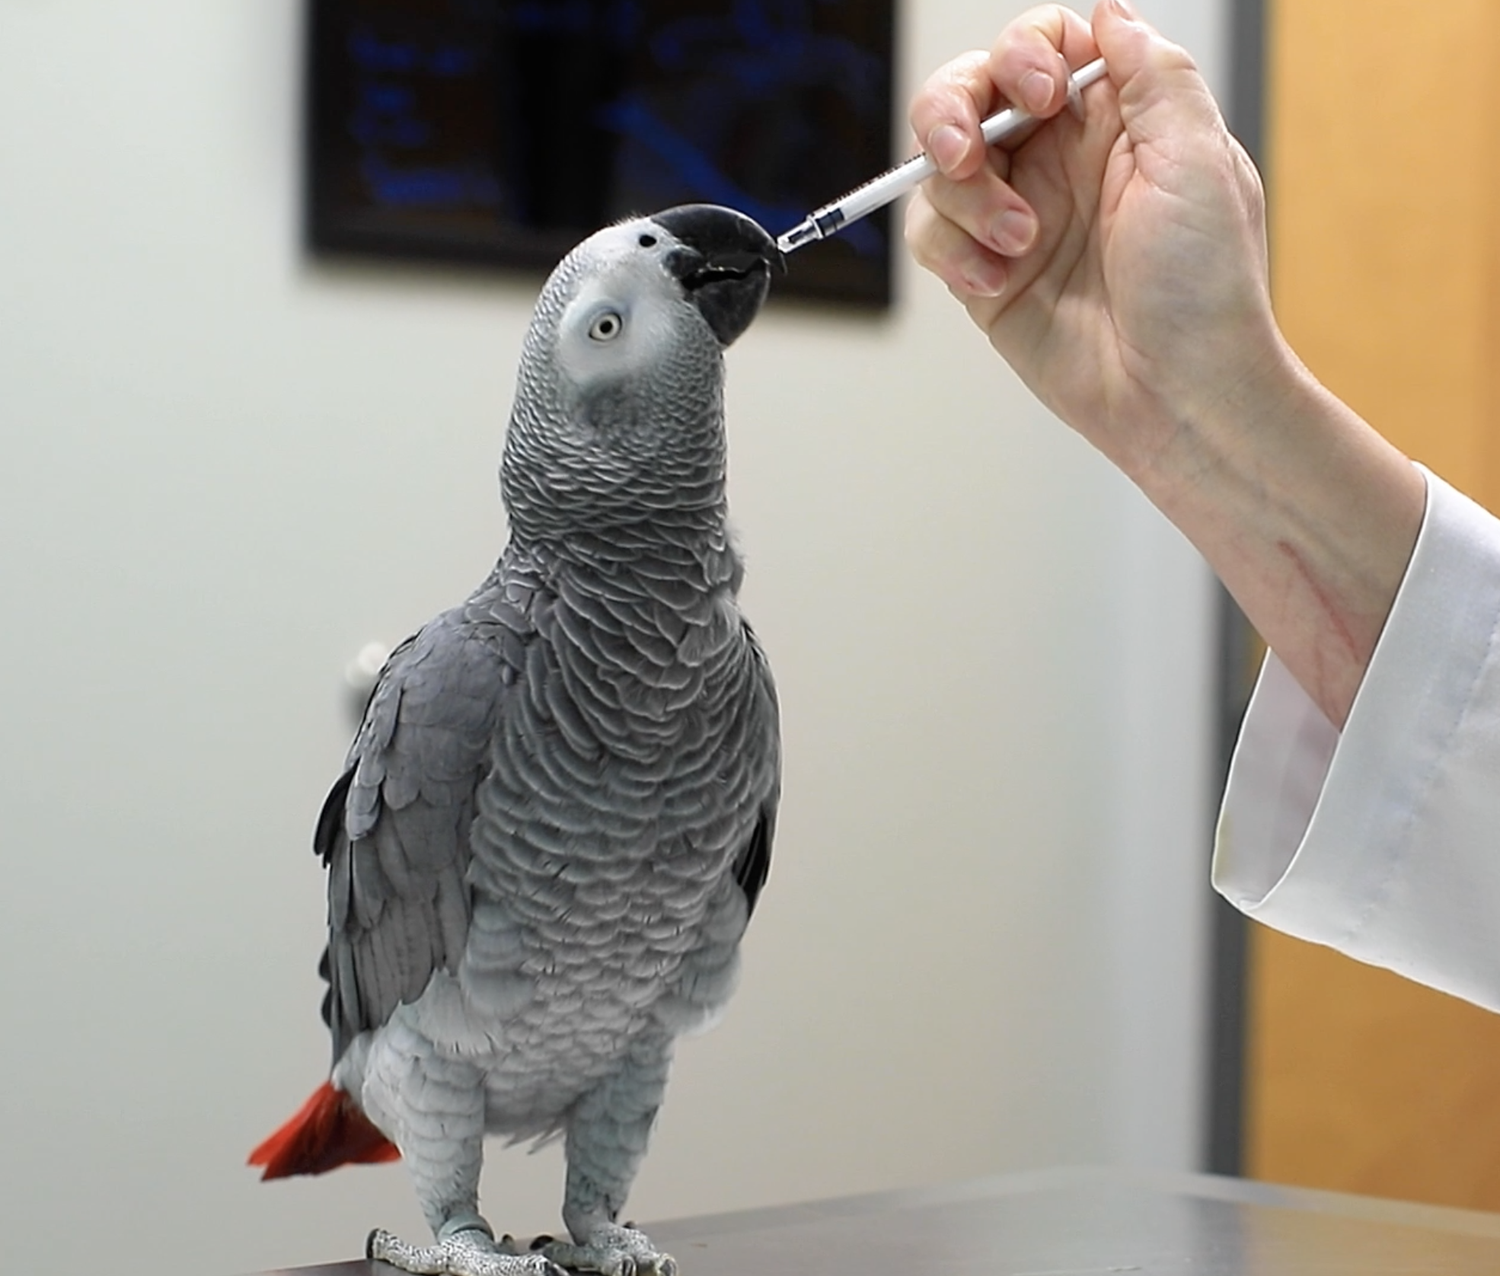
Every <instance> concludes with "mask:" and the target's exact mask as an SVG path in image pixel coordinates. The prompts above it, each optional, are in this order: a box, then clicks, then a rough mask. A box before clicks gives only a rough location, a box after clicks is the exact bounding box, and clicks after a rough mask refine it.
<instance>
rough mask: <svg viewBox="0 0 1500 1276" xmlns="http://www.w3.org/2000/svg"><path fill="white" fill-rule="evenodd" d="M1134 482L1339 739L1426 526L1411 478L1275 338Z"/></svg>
mask: <svg viewBox="0 0 1500 1276" xmlns="http://www.w3.org/2000/svg"><path fill="white" fill-rule="evenodd" d="M1133 477H1135V479H1136V481H1137V482H1138V483H1139V484H1140V486H1141V487H1142V489H1143V490H1144V491H1145V492H1146V494H1147V496H1148V497H1150V499H1151V500H1152V501H1153V502H1154V503H1155V504H1156V505H1157V506H1158V507H1159V508H1160V509H1161V510H1162V511H1163V513H1165V514H1166V515H1167V517H1168V518H1170V519H1171V520H1172V521H1173V522H1174V523H1175V524H1177V526H1178V527H1179V528H1181V529H1182V531H1183V532H1184V533H1185V534H1186V535H1187V537H1188V538H1189V539H1190V540H1191V541H1192V542H1193V543H1194V544H1195V545H1196V546H1197V547H1198V549H1199V550H1200V551H1201V552H1202V553H1203V555H1204V557H1205V558H1207V560H1208V562H1209V563H1210V565H1211V566H1212V567H1213V568H1214V570H1215V571H1216V572H1217V573H1218V575H1219V577H1220V579H1222V580H1223V582H1224V584H1225V585H1226V586H1227V587H1228V589H1229V591H1230V593H1231V594H1233V595H1234V597H1235V599H1236V601H1238V603H1239V604H1240V606H1241V607H1242V608H1243V609H1244V611H1245V614H1246V615H1247V616H1248V617H1249V619H1250V621H1251V623H1252V624H1253V625H1254V626H1255V628H1256V629H1257V631H1258V632H1259V633H1260V635H1261V636H1262V637H1263V638H1264V639H1265V640H1266V642H1267V643H1268V644H1269V645H1270V647H1271V648H1272V649H1273V650H1274V651H1275V652H1276V653H1277V655H1278V656H1279V657H1280V658H1281V660H1282V662H1283V663H1284V664H1285V665H1286V667H1287V668H1288V670H1289V671H1290V672H1291V674H1292V676H1293V677H1295V678H1296V679H1297V681H1298V682H1299V683H1300V684H1301V685H1302V687H1303V689H1304V690H1305V691H1306V692H1307V693H1308V695H1309V696H1311V697H1312V699H1313V701H1314V702H1315V703H1316V704H1317V705H1318V707H1319V708H1320V709H1321V710H1322V711H1323V712H1324V713H1325V714H1326V715H1327V716H1328V718H1329V719H1330V721H1332V722H1333V723H1334V724H1335V725H1336V726H1339V727H1342V726H1343V723H1344V721H1345V719H1346V718H1347V717H1348V714H1349V709H1350V706H1351V705H1352V704H1353V701H1354V696H1355V693H1356V692H1357V691H1358V689H1359V684H1360V681H1361V679H1362V678H1363V676H1364V671H1365V668H1366V666H1367V665H1368V664H1369V661H1370V657H1371V655H1372V654H1373V652H1374V650H1375V644H1376V642H1377V641H1378V640H1379V638H1380V633H1381V630H1382V628H1383V627H1384V625H1385V620H1386V617H1387V616H1388V615H1389V613H1390V608H1391V604H1392V602H1393V601H1394V599H1395V596H1396V592H1397V590H1398V588H1399V587H1400V584H1401V581H1402V578H1403V576H1404V575H1405V572H1406V566H1407V563H1408V562H1409V560H1410V558H1411V551H1412V547H1413V545H1414V544H1415V542H1416V538H1417V532H1418V530H1419V529H1420V527H1421V523H1422V514H1423V509H1424V502H1425V484H1424V482H1423V479H1422V476H1421V475H1420V474H1419V473H1418V472H1417V470H1416V469H1415V467H1413V466H1412V464H1411V463H1410V462H1409V461H1408V460H1407V459H1406V458H1405V457H1404V456H1403V455H1402V454H1401V453H1400V452H1399V451H1397V450H1396V449H1395V448H1394V447H1392V446H1391V445H1390V444H1389V443H1387V442H1386V441H1385V440H1384V439H1383V438H1381V437H1380V435H1379V434H1377V433H1376V432H1375V431H1374V430H1373V429H1372V428H1371V427H1370V426H1369V425H1367V424H1366V423H1365V422H1364V421H1362V420H1361V419H1360V418H1359V417H1358V416H1357V415H1356V414H1355V413H1354V412H1353V411H1352V410H1351V409H1350V408H1348V407H1347V406H1346V405H1345V404H1343V403H1341V402H1340V401H1339V400H1338V399H1337V398H1335V397H1334V396H1333V395H1332V394H1330V393H1329V392H1328V391H1327V390H1325V389H1324V388H1323V387H1322V386H1321V385H1319V384H1318V383H1317V381H1316V380H1315V379H1314V378H1313V377H1312V375H1311V374H1310V373H1309V372H1308V371H1307V370H1306V369H1305V368H1304V367H1303V366H1302V364H1301V363H1300V362H1299V361H1298V360H1297V359H1296V357H1295V356H1294V355H1293V354H1292V353H1291V351H1290V350H1289V349H1287V348H1286V347H1285V345H1284V344H1283V343H1281V342H1280V341H1279V340H1278V341H1277V342H1276V348H1275V353H1274V355H1273V356H1272V357H1270V358H1268V359H1267V360H1266V361H1265V365H1264V366H1263V367H1261V368H1260V369H1258V370H1257V372H1256V373H1255V374H1254V376H1252V377H1250V378H1248V379H1246V380H1245V381H1244V382H1243V383H1241V384H1240V385H1238V386H1235V387H1234V388H1233V390H1232V391H1231V392H1230V393H1228V394H1227V395H1226V396H1225V397H1224V398H1223V399H1222V400H1220V401H1219V402H1218V403H1217V404H1215V405H1214V406H1213V408H1212V410H1211V411H1210V412H1209V413H1208V414H1207V415H1206V416H1205V418H1204V419H1202V420H1198V421H1192V422H1188V423H1185V424H1182V425H1181V426H1180V428H1179V429H1178V430H1177V431H1176V432H1175V440H1174V443H1173V444H1172V446H1171V447H1169V448H1167V449H1164V450H1163V452H1162V453H1161V454H1160V455H1159V456H1157V457H1156V458H1154V459H1153V462H1152V464H1151V465H1150V466H1149V468H1146V469H1144V470H1142V471H1141V472H1138V473H1136V474H1135V475H1134V476H1133Z"/></svg>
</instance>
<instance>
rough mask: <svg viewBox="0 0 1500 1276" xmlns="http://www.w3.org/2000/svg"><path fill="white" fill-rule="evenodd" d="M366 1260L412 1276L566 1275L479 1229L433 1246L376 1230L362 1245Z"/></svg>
mask: <svg viewBox="0 0 1500 1276" xmlns="http://www.w3.org/2000/svg"><path fill="white" fill-rule="evenodd" d="M365 1257H367V1258H368V1259H370V1261H371V1262H380V1263H388V1264H389V1265H390V1266H392V1267H398V1268H400V1269H401V1270H402V1271H404V1272H412V1273H414V1276H565V1273H564V1272H563V1271H562V1269H561V1268H559V1267H558V1266H557V1265H556V1264H555V1263H553V1262H551V1261H550V1260H549V1259H548V1258H547V1257H546V1256H545V1255H543V1254H518V1253H516V1251H515V1245H514V1242H513V1241H511V1238H510V1237H508V1236H507V1237H505V1239H504V1240H502V1241H500V1242H498V1243H497V1242H496V1241H494V1240H493V1239H492V1238H491V1237H490V1236H489V1235H488V1234H487V1233H485V1232H483V1231H481V1230H480V1229H478V1228H466V1229H465V1230H463V1231H461V1232H454V1233H453V1234H452V1235H451V1236H445V1237H443V1238H442V1239H441V1240H439V1241H438V1242H436V1243H435V1244H433V1245H408V1244H407V1243H406V1242H405V1241H403V1240H401V1239H400V1238H399V1237H397V1236H392V1235H391V1234H390V1233H389V1232H385V1231H381V1230H380V1229H379V1228H377V1229H376V1230H375V1231H373V1232H371V1233H370V1239H369V1240H368V1241H367V1242H366V1243H365Z"/></svg>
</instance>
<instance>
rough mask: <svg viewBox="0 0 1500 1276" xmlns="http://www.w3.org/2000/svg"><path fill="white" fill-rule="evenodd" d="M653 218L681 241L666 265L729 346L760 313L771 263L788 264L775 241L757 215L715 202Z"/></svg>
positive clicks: (722, 344)
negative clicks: (756, 217)
mask: <svg viewBox="0 0 1500 1276" xmlns="http://www.w3.org/2000/svg"><path fill="white" fill-rule="evenodd" d="M651 220H652V221H654V222H655V223H656V224H657V225H659V226H660V227H662V229H664V230H666V231H668V232H670V233H671V235H672V236H673V237H674V238H675V239H676V240H677V241H678V243H680V244H681V245H682V248H681V249H680V250H679V251H677V252H675V253H673V254H672V255H671V256H670V257H669V258H668V259H667V265H668V267H669V268H670V269H671V271H672V273H673V274H674V275H676V276H677V278H678V280H679V281H680V282H681V284H682V286H683V288H685V289H686V290H687V294H688V296H689V298H691V300H692V302H693V304H694V305H695V306H697V307H698V310H699V312H700V313H701V314H702V315H703V317H704V318H705V319H706V320H707V321H708V326H709V327H710V328H712V329H713V333H714V336H716V337H717V338H718V339H719V344H720V345H721V346H726V347H727V346H728V345H730V344H731V343H732V342H733V341H734V339H735V338H736V337H738V336H739V335H740V333H742V332H744V331H745V329H746V328H748V327H749V326H750V321H751V320H753V319H754V318H755V316H756V315H757V314H759V313H760V307H761V303H762V302H764V301H765V299H766V292H767V290H768V289H769V288H770V286H771V267H772V265H775V266H777V267H778V268H779V269H782V270H785V269H786V263H785V261H784V260H783V258H782V255H781V251H780V249H778V248H777V247H776V241H775V240H774V239H772V238H771V237H770V235H768V234H766V232H765V231H764V230H763V229H761V227H760V224H759V223H758V222H756V221H755V220H754V219H752V218H749V217H746V216H745V215H744V214H743V213H737V212H735V211H734V209H732V208H721V207H719V206H718V205H717V204H682V205H680V206H678V207H677V208H669V209H667V210H666V211H665V212H660V213H657V214H655V215H654V216H653V217H652V218H651Z"/></svg>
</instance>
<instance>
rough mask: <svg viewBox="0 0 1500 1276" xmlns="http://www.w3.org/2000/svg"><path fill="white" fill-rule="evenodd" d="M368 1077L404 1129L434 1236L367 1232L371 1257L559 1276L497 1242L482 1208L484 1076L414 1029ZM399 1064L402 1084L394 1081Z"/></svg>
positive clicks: (409, 1165) (488, 1273)
mask: <svg viewBox="0 0 1500 1276" xmlns="http://www.w3.org/2000/svg"><path fill="white" fill-rule="evenodd" d="M385 1045H386V1046H387V1054H386V1055H384V1056H382V1057H381V1059H379V1060H378V1061H377V1063H376V1066H375V1067H374V1069H373V1075H369V1074H367V1076H366V1080H365V1090H364V1094H365V1097H366V1100H367V1101H371V1102H373V1104H374V1105H375V1106H376V1108H377V1110H378V1111H379V1112H380V1113H381V1115H382V1116H383V1117H384V1118H385V1121H386V1124H387V1126H388V1128H390V1129H393V1130H397V1131H399V1132H400V1138H399V1139H398V1140H397V1142H398V1144H399V1146H400V1148H401V1156H402V1159H403V1160H404V1161H405V1162H406V1169H407V1172H408V1173H409V1174H410V1176H411V1181H412V1187H413V1188H414V1189H415V1190H416V1194H417V1200H418V1202H419V1203H420V1204H421V1206H422V1213H423V1214H424V1215H425V1216H426V1218H427V1223H428V1226H429V1227H431V1228H432V1234H433V1237H434V1238H435V1240H434V1243H433V1244H431V1245H409V1244H407V1243H406V1242H405V1241H403V1240H401V1239H399V1238H398V1237H396V1236H393V1235H391V1233H389V1232H386V1231H380V1230H376V1231H373V1232H371V1233H370V1239H369V1241H368V1242H367V1243H366V1246H365V1254H366V1257H368V1258H370V1259H371V1260H374V1261H379V1262H383V1263H388V1264H390V1265H391V1266H392V1267H398V1268H400V1269H401V1270H402V1271H406V1272H412V1273H414V1274H415V1276H562V1273H561V1272H559V1271H558V1269H557V1267H556V1266H554V1265H553V1264H552V1263H551V1262H549V1261H548V1260H547V1258H546V1257H545V1256H544V1255H542V1254H524V1255H523V1254H518V1253H517V1252H516V1249H515V1246H514V1244H513V1242H512V1241H511V1239H510V1237H508V1236H507V1237H505V1238H504V1239H503V1240H501V1241H499V1242H497V1241H496V1240H495V1233H494V1231H493V1230H492V1229H491V1227H490V1225H489V1224H488V1223H486V1222H485V1221H484V1218H483V1217H482V1216H481V1215H480V1213H479V1171H480V1167H481V1165H482V1164H483V1161H484V1101H485V1100H484V1077H483V1075H482V1074H481V1073H480V1071H479V1070H478V1069H477V1068H475V1067H474V1066H473V1065H472V1064H469V1063H465V1062H463V1061H461V1060H456V1059H450V1058H444V1057H442V1056H440V1055H438V1054H437V1053H436V1052H435V1051H434V1050H432V1049H431V1047H430V1046H429V1045H428V1044H427V1043H426V1042H425V1041H424V1040H422V1039H421V1038H420V1037H418V1036H417V1035H416V1034H411V1033H407V1034H403V1033H400V1032H393V1033H392V1034H391V1035H390V1036H389V1037H388V1038H387V1041H386V1043H385ZM387 1068H394V1071H395V1072H396V1073H397V1075H398V1078H399V1082H400V1083H399V1084H389V1082H388V1077H387V1076H386V1072H385V1069H387Z"/></svg>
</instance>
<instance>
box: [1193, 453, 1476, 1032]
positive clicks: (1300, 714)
mask: <svg viewBox="0 0 1500 1276" xmlns="http://www.w3.org/2000/svg"><path fill="white" fill-rule="evenodd" d="M1423 474H1424V476H1425V477H1426V479H1427V493H1428V494H1427V511H1426V514H1425V515H1424V518H1423V523H1422V529H1421V532H1420V533H1419V535H1418V538H1417V544H1416V547H1415V549H1414V550H1413V553H1412V560H1411V563H1410V565H1409V566H1408V568H1407V573H1406V577H1405V579H1404V580H1403V582H1402V584H1401V588H1400V591H1399V592H1398V594H1397V597H1396V601H1395V604H1394V605H1393V607H1392V610H1391V615H1390V617H1389V619H1388V620H1387V622H1386V625H1385V629H1384V631H1383V633H1382V634H1381V638H1380V641H1379V643H1378V645H1377V647H1376V650H1375V653H1374V656H1373V657H1372V659H1371V662H1370V666H1369V669H1368V670H1367V671H1366V674H1365V678H1364V681H1363V683H1362V684H1361V686H1360V689H1359V692H1358V694H1357V696H1356V697H1355V701H1354V705H1353V707H1352V708H1351V710H1350V714H1349V721H1348V722H1347V724H1346V725H1345V728H1344V731H1343V733H1342V735H1340V733H1339V732H1338V731H1337V730H1336V729H1335V728H1334V726H1333V724H1332V723H1330V722H1329V721H1328V720H1327V719H1326V718H1325V717H1324V716H1323V715H1322V713H1321V712H1320V711H1319V710H1318V709H1317V707H1316V706H1315V705H1314V704H1313V702H1312V701H1311V699H1310V698H1309V697H1308V696H1307V695H1306V694H1305V693H1304V692H1303V691H1302V689H1301V687H1300V686H1298V684H1297V683H1296V682H1295V680H1294V679H1293V678H1292V677H1291V675H1290V674H1289V673H1287V671H1286V669H1285V667H1284V666H1283V665H1282V664H1281V662H1280V661H1279V660H1278V659H1277V658H1276V657H1275V656H1274V654H1273V655H1270V656H1268V657H1267V660H1266V664H1265V667H1264V668H1263V670H1262V672H1261V677H1260V681H1259V683H1258V684H1257V686H1256V690H1255V694H1254V696H1253V698H1252V700H1251V705H1250V709H1249V711H1248V713H1247V715H1246V719H1245V724H1244V727H1243V729H1242V731H1241V735H1240V741H1239V743H1238V745H1237V747H1236V750H1235V757H1234V761H1233V764H1232V766H1231V768H1230V777H1229V785H1228V788H1227V790H1226V792H1225V798H1224V804H1223V808H1222V810H1221V812H1220V817H1219V829H1218V837H1217V842H1216V846H1215V852H1214V870H1213V875H1214V884H1215V886H1216V887H1217V888H1218V889H1219V890H1220V891H1221V892H1222V893H1223V894H1224V895H1225V896H1226V898H1228V899H1229V900H1230V901H1231V902H1232V903H1234V904H1235V905H1236V906H1237V907H1239V908H1240V909H1242V910H1243V911H1244V912H1246V913H1247V914H1249V915H1250V916H1252V917H1254V918H1256V919H1257V920H1260V921H1263V922H1265V923H1266V924H1268V925H1270V926H1274V927H1276V928H1277V929H1278V930H1283V931H1286V932H1288V933H1290V934H1292V935H1296V936H1298V937H1300V938H1303V939H1309V940H1313V941H1315V942H1318V943H1323V944H1328V945H1331V946H1332V947H1335V948H1338V949H1340V950H1341V951H1343V952H1346V953H1348V954H1349V955H1350V956H1352V957H1356V958H1358V959H1359V960H1361V961H1366V962H1371V963H1373V964H1375V965H1379V966H1384V967H1387V968H1389V969H1392V970H1396V971H1398V972H1399V973H1401V974H1404V975H1407V976H1408V977H1410V978H1414V979H1418V980H1420V981H1422V982H1424V983H1428V984H1432V985H1434V986H1436V987H1440V988H1443V989H1444V990H1446V991H1449V992H1453V993H1456V994H1457V995H1459V996H1463V997H1466V998H1468V999H1469V1000H1472V1001H1478V1002H1480V1003H1481V1004H1484V1005H1490V1006H1500V944H1496V943H1494V941H1493V938H1492V936H1493V934H1494V931H1495V928H1496V925H1497V923H1500V657H1497V634H1496V625H1497V619H1500V521H1497V520H1496V519H1494V518H1493V517H1491V516H1490V515H1489V514H1487V513H1486V512H1485V511H1484V510H1482V509H1480V508H1479V507H1478V506H1476V505H1474V504H1473V503H1472V502H1471V501H1469V500H1467V498H1465V497H1463V496H1462V495H1460V494H1459V493H1458V492H1456V491H1454V489H1453V488H1451V487H1449V486H1448V485H1447V484H1445V483H1444V482H1443V481H1442V480H1441V479H1438V478H1437V477H1436V476H1434V475H1432V474H1430V473H1428V472H1427V471H1425V470H1424V471H1423Z"/></svg>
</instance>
